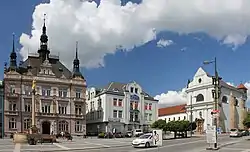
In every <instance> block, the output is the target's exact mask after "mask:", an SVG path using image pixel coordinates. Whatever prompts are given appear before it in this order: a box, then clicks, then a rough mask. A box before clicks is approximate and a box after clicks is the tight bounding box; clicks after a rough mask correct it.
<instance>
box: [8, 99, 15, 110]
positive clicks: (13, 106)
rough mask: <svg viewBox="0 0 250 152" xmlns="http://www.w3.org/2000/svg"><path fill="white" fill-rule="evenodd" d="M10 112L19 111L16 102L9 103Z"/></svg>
mask: <svg viewBox="0 0 250 152" xmlns="http://www.w3.org/2000/svg"><path fill="white" fill-rule="evenodd" d="M9 110H10V111H17V108H16V103H15V102H13V101H10V102H9Z"/></svg>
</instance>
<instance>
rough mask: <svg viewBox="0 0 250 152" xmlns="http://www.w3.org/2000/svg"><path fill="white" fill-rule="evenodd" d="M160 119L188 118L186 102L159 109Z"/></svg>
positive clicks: (167, 120)
mask: <svg viewBox="0 0 250 152" xmlns="http://www.w3.org/2000/svg"><path fill="white" fill-rule="evenodd" d="M158 119H162V120H165V121H166V122H169V121H175V120H188V118H187V113H186V104H183V105H177V106H172V107H166V108H160V109H159V110H158Z"/></svg>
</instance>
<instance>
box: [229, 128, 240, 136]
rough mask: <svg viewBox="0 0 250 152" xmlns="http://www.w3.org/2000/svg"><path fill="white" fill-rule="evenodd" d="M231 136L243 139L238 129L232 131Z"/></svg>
mask: <svg viewBox="0 0 250 152" xmlns="http://www.w3.org/2000/svg"><path fill="white" fill-rule="evenodd" d="M229 136H230V137H241V136H242V133H241V132H240V131H239V130H238V129H236V128H234V129H231V130H230V134H229Z"/></svg>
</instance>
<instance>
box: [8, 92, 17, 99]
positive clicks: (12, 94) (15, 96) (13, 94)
mask: <svg viewBox="0 0 250 152" xmlns="http://www.w3.org/2000/svg"><path fill="white" fill-rule="evenodd" d="M5 95H6V96H7V97H12V98H17V97H18V96H19V95H18V94H17V93H6V94H5Z"/></svg>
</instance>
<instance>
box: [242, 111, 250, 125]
mask: <svg viewBox="0 0 250 152" xmlns="http://www.w3.org/2000/svg"><path fill="white" fill-rule="evenodd" d="M243 124H244V126H245V127H247V128H250V114H247V117H246V118H245V119H244V120H243Z"/></svg>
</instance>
